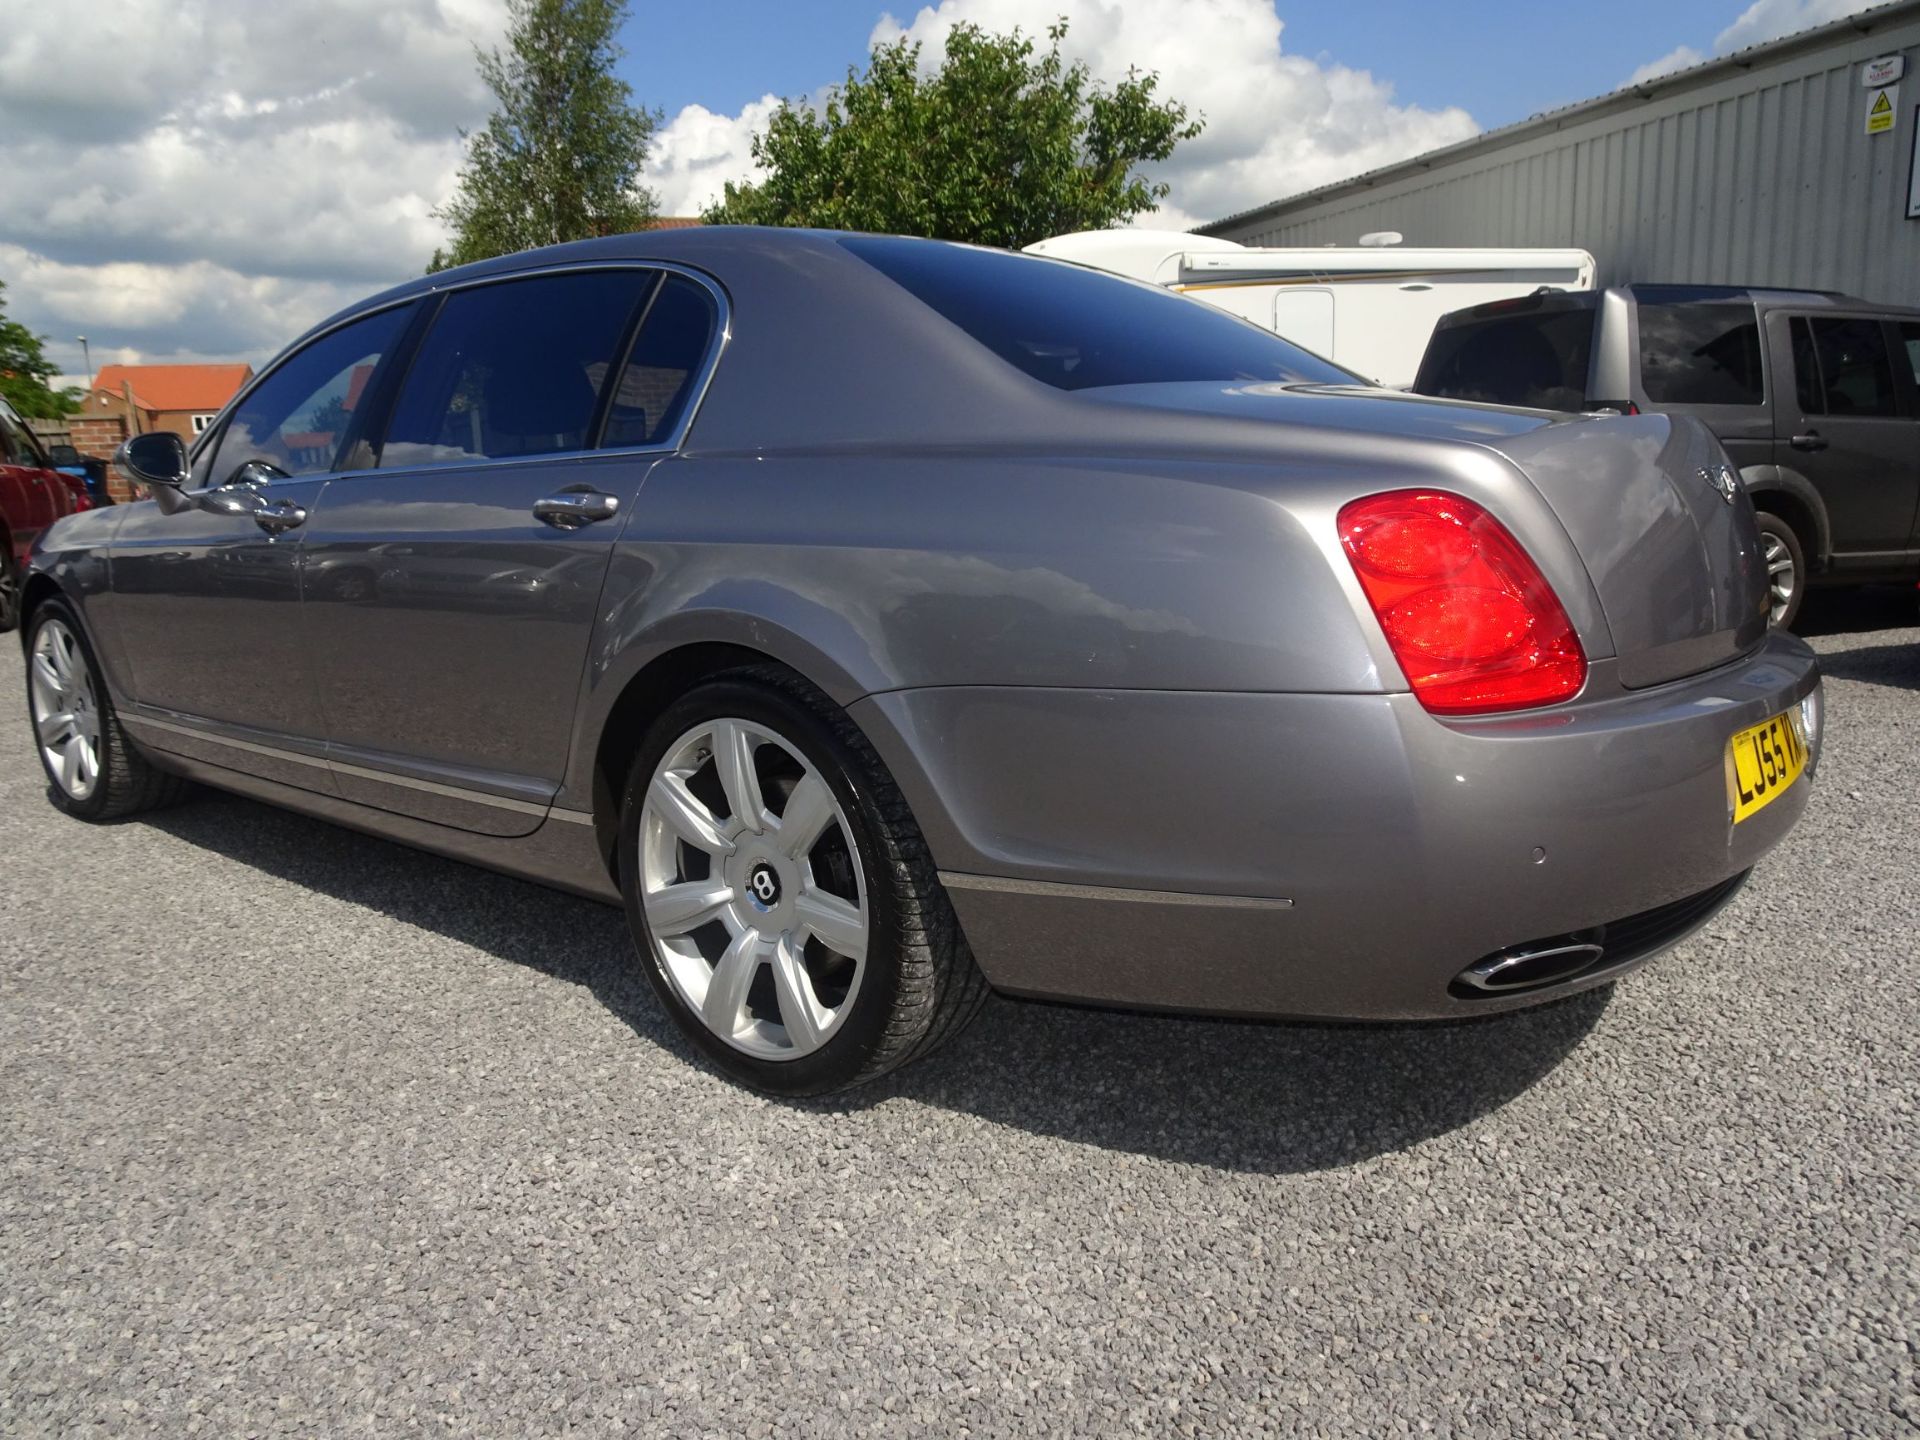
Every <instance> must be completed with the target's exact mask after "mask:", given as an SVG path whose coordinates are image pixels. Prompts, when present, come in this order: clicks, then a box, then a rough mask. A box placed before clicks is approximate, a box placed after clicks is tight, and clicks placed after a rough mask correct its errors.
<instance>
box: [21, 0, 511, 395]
mask: <svg viewBox="0 0 1920 1440" xmlns="http://www.w3.org/2000/svg"><path fill="white" fill-rule="evenodd" d="M503 29H504V6H503V5H502V3H501V0H330V3H328V4H327V5H326V6H325V7H324V8H322V7H316V6H311V5H293V4H280V3H276V4H259V3H255V0H114V3H113V4H112V5H108V6H104V7H98V8H97V9H96V10H95V11H90V12H89V16H88V19H87V22H86V23H85V24H76V23H74V20H73V16H72V15H71V14H70V13H68V11H67V10H66V8H65V7H61V6H48V5H40V6H26V5H18V6H14V7H12V9H11V11H10V12H9V15H8V19H7V22H6V24H5V25H4V26H0V135H4V136H6V143H5V144H4V145H0V194H6V195H8V196H10V197H13V198H14V201H15V203H11V204H9V205H7V206H5V207H4V208H0V280H3V281H5V282H6V283H7V286H8V289H7V294H6V300H7V306H8V310H9V312H10V313H11V314H12V316H13V317H14V318H16V319H19V320H21V321H23V322H25V323H27V324H29V325H31V326H33V327H34V328H35V329H36V330H39V331H41V332H42V333H46V334H48V335H49V336H50V337H51V339H50V344H49V352H50V357H51V358H52V359H54V361H55V362H56V363H58V364H60V365H61V366H62V367H63V368H64V369H66V370H67V371H69V372H75V371H78V370H79V369H80V368H81V365H80V353H79V346H78V345H77V344H76V343H74V342H73V340H72V339H71V336H72V335H74V334H77V333H81V332H83V331H84V332H87V333H88V334H89V335H90V338H92V339H93V340H96V341H99V342H100V343H99V344H96V345H95V346H94V359H95V362H96V363H98V362H99V361H100V359H101V357H102V356H103V355H107V354H109V353H110V352H111V351H114V350H124V351H130V352H138V353H139V354H141V355H144V356H147V357H149V358H151V357H153V356H155V355H162V356H167V357H185V356H189V355H213V356H219V357H223V358H232V357H235V356H238V357H242V358H247V359H255V360H257V359H259V358H262V357H263V356H265V355H266V354H269V353H271V352H272V351H274V350H276V349H278V348H279V346H280V345H281V344H282V343H283V342H284V341H286V340H287V339H289V338H291V337H292V336H293V335H294V334H296V333H298V332H299V331H300V330H302V329H304V328H305V327H306V326H307V325H309V324H311V323H312V322H313V321H315V320H317V319H319V318H321V317H322V316H323V315H325V314H326V313H327V312H328V311H329V310H330V309H332V308H335V307H337V306H338V305H339V304H341V303H344V302H345V301H347V300H349V299H352V298H354V297H355V296H358V295H362V294H365V293H367V292H368V291H370V290H373V289H377V288H380V287H382V286H384V285H387V284H391V283H393V282H395V281H397V280H400V279H403V278H405V277H406V276H408V275H413V274H418V273H419V271H420V270H421V268H422V267H423V266H424V265H425V263H426V260H427V257H428V256H429V255H431V254H432V252H433V247H434V245H435V244H436V243H438V242H439V241H440V240H441V238H442V232H441V228H440V226H439V225H438V224H437V223H436V222H435V221H434V220H433V219H432V218H431V215H430V213H429V212H430V211H431V210H432V208H433V206H434V205H435V204H437V203H438V202H439V201H440V200H441V199H442V198H443V197H444V196H445V195H446V194H447V193H448V192H449V190H450V189H451V186H452V182H453V177H454V175H455V173H456V172H457V170H458V167H459V161H460V153H461V152H460V142H459V137H458V134H457V131H458V128H459V127H460V126H462V125H469V126H470V125H473V124H475V123H477V122H478V121H479V120H480V119H482V118H483V117H484V116H485V113H486V100H487V97H486V93H485V91H484V89H483V88H482V87H481V85H480V83H479V80H478V77H477V75H476V74H475V70H474V64H473V46H474V45H475V44H476V43H494V42H496V41H497V40H498V38H499V37H500V35H501V34H502V32H503ZM102 54H117V55H120V56H123V57H135V58H134V59H132V60H130V61H128V62H127V63H121V64H117V65H116V66H115V67H114V70H113V78H112V80H111V82H110V83H107V84H105V85H91V84H76V83H75V80H74V77H76V76H84V75H90V74H94V73H96V72H97V70H98V60H99V56H100V55H102ZM22 196H34V197H37V198H36V202H35V203H33V204H20V203H18V199H19V197H22ZM95 332H98V333H95Z"/></svg>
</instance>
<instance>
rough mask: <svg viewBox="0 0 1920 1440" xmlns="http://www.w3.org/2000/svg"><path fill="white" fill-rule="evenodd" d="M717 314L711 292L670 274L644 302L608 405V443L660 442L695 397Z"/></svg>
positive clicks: (642, 443)
mask: <svg viewBox="0 0 1920 1440" xmlns="http://www.w3.org/2000/svg"><path fill="white" fill-rule="evenodd" d="M717 318H718V317H717V315H716V313H715V309H714V303H713V297H712V296H710V295H709V294H707V292H706V291H705V290H704V289H703V288H702V287H700V286H699V285H696V284H694V282H693V281H691V280H688V279H687V278H685V277H684V276H681V275H669V276H667V278H666V281H665V283H664V284H663V285H662V286H661V288H660V293H659V294H658V295H657V296H655V297H654V301H653V304H652V305H650V306H649V307H648V308H647V318H646V319H645V320H643V321H642V322H641V324H640V334H639V336H638V337H637V338H636V339H635V340H634V343H633V351H632V353H631V354H630V355H629V356H628V357H627V363H626V364H625V365H624V366H622V367H621V371H620V380H619V383H618V385H617V386H616V387H615V389H614V392H613V395H612V398H611V402H610V404H609V407H608V410H607V429H606V436H605V438H604V439H603V440H602V441H601V444H603V445H606V446H613V447H618V446H633V445H658V444H661V443H662V442H664V441H666V440H669V439H671V438H672V436H673V432H674V430H675V428H676V427H677V426H678V425H679V423H680V417H681V416H682V415H684V414H686V412H687V407H688V406H689V405H691V404H692V403H693V399H694V395H693V389H694V386H695V385H696V384H698V383H699V379H700V376H701V374H702V372H703V363H704V361H705V360H706V355H707V349H708V347H709V346H710V345H711V344H712V343H713V332H714V325H715V321H716V320H717Z"/></svg>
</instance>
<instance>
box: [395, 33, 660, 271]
mask: <svg viewBox="0 0 1920 1440" xmlns="http://www.w3.org/2000/svg"><path fill="white" fill-rule="evenodd" d="M507 11H508V15H509V17H510V24H509V28H508V31H507V49H506V53H505V54H504V55H503V54H502V53H501V52H500V51H499V50H491V51H485V52H482V51H479V50H476V51H475V52H474V53H475V57H476V58H477V60H478V61H479V65H480V78H481V79H483V80H485V81H486V83H487V88H488V89H489V90H491V91H492V92H493V95H494V99H495V100H496V101H497V102H498V103H497V105H496V106H495V108H494V112H493V114H492V115H491V116H489V117H488V119H487V123H486V125H485V127H484V128H483V129H481V130H480V131H479V132H478V133H477V134H468V133H467V132H465V131H462V132H461V138H462V139H464V140H465V141H466V142H467V156H466V163H465V164H464V165H463V166H462V167H461V170H460V186H459V189H458V190H456V191H455V192H454V196H453V198H452V199H451V200H449V201H448V202H447V203H446V204H445V205H443V206H442V207H441V208H440V209H438V210H436V211H435V212H434V214H435V216H436V217H437V218H439V219H440V220H443V221H445V222H446V225H447V228H448V229H449V230H451V231H452V241H451V243H450V245H449V246H448V247H447V248H446V249H444V250H435V251H434V252H433V261H432V263H431V264H429V265H428V266H427V269H428V270H429V271H430V272H431V271H434V270H444V269H446V268H447V267H448V266H450V265H465V264H467V263H468V262H469V261H473V260H485V259H487V258H488V257H490V256H494V255H508V254H512V253H513V252H514V251H516V250H530V249H532V248H533V247H534V246H536V245H557V244H559V243H560V242H561V241H563V240H584V239H586V238H588V237H590V236H594V235H611V234H616V233H618V232H620V231H625V230H637V229H639V228H641V227H642V226H643V225H645V224H647V223H648V222H649V221H650V220H652V219H653V217H654V213H655V211H654V199H653V195H652V194H651V193H650V192H649V191H647V190H646V189H644V188H643V187H642V186H641V184H640V169H641V167H642V166H643V165H645V164H646V160H647V150H648V147H649V146H650V144H651V143H652V139H653V131H654V127H655V126H656V125H657V124H659V122H660V116H659V113H658V112H657V111H648V110H643V109H640V108H638V107H636V106H635V105H634V103H633V90H632V88H631V87H630V86H629V85H628V84H627V83H626V81H624V80H622V79H620V77H619V76H617V75H615V74H614V73H613V67H614V63H615V62H616V61H617V60H619V58H620V56H621V55H622V54H623V53H625V52H623V51H622V50H621V48H620V47H619V46H618V45H617V44H616V43H615V42H614V36H615V34H616V33H617V32H618V31H619V28H620V25H621V22H623V21H624V20H625V19H626V15H627V0H508V3H507Z"/></svg>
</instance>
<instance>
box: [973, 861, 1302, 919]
mask: <svg viewBox="0 0 1920 1440" xmlns="http://www.w3.org/2000/svg"><path fill="white" fill-rule="evenodd" d="M940 883H941V884H943V885H946V886H949V887H951V888H953V889H955V890H991V891H994V892H997V893H999V894H1002V895H1035V896H1044V897H1046V898H1048V899H1053V900H1107V901H1117V902H1120V903H1122V904H1131V905H1206V906H1211V907H1213V908H1216V909H1222V910H1291V909H1293V901H1291V900H1282V899H1279V898H1277V897H1274V898H1268V897H1263V896H1259V895H1195V894H1193V893H1192V892H1191V891H1187V890H1129V889H1125V888H1122V887H1121V886H1118V885H1063V884H1061V883H1060V882H1059V881H1057V880H1009V879H1005V878H1003V877H1001V876H998V875H969V874H967V873H966V872H964V871H958V870H942V871H941V872H940Z"/></svg>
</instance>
